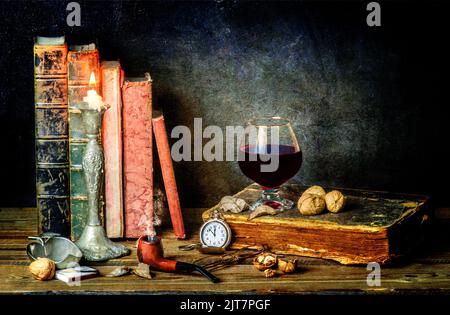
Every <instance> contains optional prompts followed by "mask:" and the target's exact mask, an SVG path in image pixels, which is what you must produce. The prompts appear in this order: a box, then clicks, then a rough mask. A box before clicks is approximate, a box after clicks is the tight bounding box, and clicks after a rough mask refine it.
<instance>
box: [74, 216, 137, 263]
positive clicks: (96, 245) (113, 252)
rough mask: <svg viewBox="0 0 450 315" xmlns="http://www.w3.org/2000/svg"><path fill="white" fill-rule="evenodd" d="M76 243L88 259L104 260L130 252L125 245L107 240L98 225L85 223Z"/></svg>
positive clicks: (103, 231)
mask: <svg viewBox="0 0 450 315" xmlns="http://www.w3.org/2000/svg"><path fill="white" fill-rule="evenodd" d="M76 244H77V246H78V247H79V248H80V250H81V251H82V252H83V256H84V258H85V259H86V260H88V261H105V260H109V259H114V258H119V257H122V256H125V255H128V254H129V253H130V250H129V249H128V248H127V247H126V246H124V245H122V244H116V243H113V242H112V241H111V240H109V239H108V238H107V237H106V235H105V230H104V229H103V227H102V226H100V225H87V226H86V227H85V228H84V230H83V234H82V235H81V237H80V239H79V240H78V241H77V242H76Z"/></svg>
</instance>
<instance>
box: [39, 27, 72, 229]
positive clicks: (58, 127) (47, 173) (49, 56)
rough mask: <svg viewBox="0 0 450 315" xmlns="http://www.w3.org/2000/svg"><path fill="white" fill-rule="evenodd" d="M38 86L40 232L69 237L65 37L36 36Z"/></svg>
mask: <svg viewBox="0 0 450 315" xmlns="http://www.w3.org/2000/svg"><path fill="white" fill-rule="evenodd" d="M34 89H35V97H34V100H35V137H36V142H35V149H36V197H37V201H36V204H37V209H38V214H39V224H38V227H39V233H43V232H53V233H58V234H61V235H62V236H69V234H70V215H69V200H68V199H69V189H68V188H69V187H68V181H69V180H68V175H69V174H68V173H69V161H68V134H67V133H68V130H67V129H68V128H67V45H66V44H65V39H64V36H61V37H37V38H36V42H35V45H34Z"/></svg>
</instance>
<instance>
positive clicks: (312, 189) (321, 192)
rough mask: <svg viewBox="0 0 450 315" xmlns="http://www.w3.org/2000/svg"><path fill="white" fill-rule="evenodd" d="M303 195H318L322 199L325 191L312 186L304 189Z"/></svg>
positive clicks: (319, 187)
mask: <svg viewBox="0 0 450 315" xmlns="http://www.w3.org/2000/svg"><path fill="white" fill-rule="evenodd" d="M303 194H312V195H318V196H320V197H324V196H325V195H326V194H327V193H326V192H325V189H323V188H322V187H321V186H318V185H314V186H311V187H309V188H308V189H306V190H305V191H304V192H303Z"/></svg>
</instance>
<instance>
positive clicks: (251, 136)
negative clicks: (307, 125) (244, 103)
mask: <svg viewBox="0 0 450 315" xmlns="http://www.w3.org/2000/svg"><path fill="white" fill-rule="evenodd" d="M238 162H239V168H240V169H241V171H242V173H243V174H244V175H245V176H247V177H248V178H250V179H251V180H253V181H255V182H256V183H257V184H259V185H260V186H261V188H262V190H263V193H262V195H261V198H260V199H258V200H257V201H256V202H255V203H254V204H252V205H251V206H250V209H251V210H254V209H256V207H258V206H259V205H262V204H265V205H269V206H271V207H272V208H275V209H278V210H286V209H291V208H292V207H293V206H294V202H292V201H291V200H288V199H285V198H282V197H281V196H280V195H279V192H278V190H279V187H280V186H281V185H282V184H284V183H285V182H286V181H288V180H289V179H290V178H292V177H293V176H294V175H295V174H296V173H297V172H298V171H299V169H300V167H301V164H302V151H301V149H300V146H299V144H298V141H297V138H296V136H295V134H294V131H293V129H292V126H291V124H290V122H289V120H288V119H285V118H281V117H263V118H256V119H251V120H250V121H248V123H247V127H246V129H245V133H244V137H243V138H242V141H241V144H240V150H239V157H238Z"/></svg>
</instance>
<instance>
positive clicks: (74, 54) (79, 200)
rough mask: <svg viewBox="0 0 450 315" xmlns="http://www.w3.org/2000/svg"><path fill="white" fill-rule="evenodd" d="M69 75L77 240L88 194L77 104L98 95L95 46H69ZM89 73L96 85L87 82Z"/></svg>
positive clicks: (72, 199)
mask: <svg viewBox="0 0 450 315" xmlns="http://www.w3.org/2000/svg"><path fill="white" fill-rule="evenodd" d="M67 60H68V72H69V81H68V86H69V159H70V211H71V235H72V239H73V240H77V239H78V238H79V237H80V236H81V233H82V232H83V229H84V226H85V223H86V219H87V213H88V212H87V208H88V203H87V191H86V184H85V180H84V175H83V167H82V165H81V162H82V158H83V153H84V148H85V146H86V143H87V138H86V134H85V132H84V128H83V125H82V122H81V112H80V110H79V109H78V108H77V104H79V103H80V102H81V101H83V97H84V96H86V95H87V91H88V90H90V89H95V90H96V91H97V93H98V94H100V95H101V93H100V84H99V82H100V60H99V52H98V50H97V48H96V46H95V44H89V45H79V46H71V47H70V49H69V53H68V57H67ZM92 73H93V74H94V77H95V80H96V82H95V83H93V82H91V83H90V82H89V81H90V79H91V75H92Z"/></svg>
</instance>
